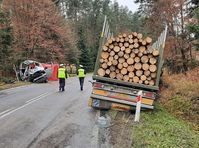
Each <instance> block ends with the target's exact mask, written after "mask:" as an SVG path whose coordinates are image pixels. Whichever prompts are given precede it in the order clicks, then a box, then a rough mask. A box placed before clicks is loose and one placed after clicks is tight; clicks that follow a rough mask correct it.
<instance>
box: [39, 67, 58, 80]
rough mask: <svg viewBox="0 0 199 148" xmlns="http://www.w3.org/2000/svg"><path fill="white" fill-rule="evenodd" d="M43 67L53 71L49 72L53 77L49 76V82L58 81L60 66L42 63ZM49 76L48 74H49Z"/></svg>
mask: <svg viewBox="0 0 199 148" xmlns="http://www.w3.org/2000/svg"><path fill="white" fill-rule="evenodd" d="M41 65H42V66H43V67H44V68H47V70H46V71H51V72H49V73H50V74H51V75H50V76H49V78H48V80H49V81H57V80H58V78H57V72H58V68H59V64H45V63H41ZM47 74H48V72H47Z"/></svg>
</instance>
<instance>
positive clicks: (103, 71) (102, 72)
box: [97, 68, 105, 77]
mask: <svg viewBox="0 0 199 148" xmlns="http://www.w3.org/2000/svg"><path fill="white" fill-rule="evenodd" d="M97 74H98V75H99V76H101V77H103V76H105V70H104V69H103V68H99V69H98V71H97Z"/></svg>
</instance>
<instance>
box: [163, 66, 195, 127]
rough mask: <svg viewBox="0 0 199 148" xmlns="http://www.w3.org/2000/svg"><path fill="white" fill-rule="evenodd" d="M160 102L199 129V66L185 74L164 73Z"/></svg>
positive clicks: (169, 110)
mask: <svg viewBox="0 0 199 148" xmlns="http://www.w3.org/2000/svg"><path fill="white" fill-rule="evenodd" d="M160 103H161V104H162V105H163V106H164V107H165V108H166V110H167V111H168V112H169V113H171V114H173V115H175V116H176V117H177V118H180V119H183V120H185V121H187V122H189V123H191V124H192V125H193V126H194V129H195V130H196V131H199V67H198V68H195V69H193V70H191V71H189V72H187V73H186V74H176V75H168V74H164V75H163V88H162V90H161V99H160Z"/></svg>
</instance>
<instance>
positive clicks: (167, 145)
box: [132, 104, 199, 148]
mask: <svg viewBox="0 0 199 148" xmlns="http://www.w3.org/2000/svg"><path fill="white" fill-rule="evenodd" d="M198 139H199V134H198V133H197V132H195V131H194V130H193V128H192V126H191V125H190V124H187V123H186V122H185V121H183V120H181V119H177V118H176V117H175V116H173V115H172V114H170V113H169V112H167V111H166V110H165V109H164V108H163V107H162V106H161V105H159V104H156V110H154V111H152V112H141V120H140V122H139V123H137V124H135V125H134V126H133V144H132V148H158V147H160V148H189V147H190V148H198V147H199V140H198Z"/></svg>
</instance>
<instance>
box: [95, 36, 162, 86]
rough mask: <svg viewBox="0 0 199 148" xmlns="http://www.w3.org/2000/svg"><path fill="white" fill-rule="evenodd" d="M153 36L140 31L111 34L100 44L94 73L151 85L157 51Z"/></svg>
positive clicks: (153, 78)
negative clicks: (113, 35)
mask: <svg viewBox="0 0 199 148" xmlns="http://www.w3.org/2000/svg"><path fill="white" fill-rule="evenodd" d="M151 43H152V39H151V38H150V37H146V38H144V37H143V35H142V34H141V33H137V32H133V33H128V34H127V33H124V34H120V35H118V36H117V37H112V38H109V39H108V40H107V42H106V43H105V44H104V45H103V46H102V52H101V55H100V59H99V62H100V66H99V69H98V70H97V75H99V76H101V77H108V78H111V79H117V80H122V81H124V82H131V83H138V84H143V85H149V86H154V85H155V82H156V76H157V67H158V65H157V64H158V57H159V50H157V49H154V48H152V46H151Z"/></svg>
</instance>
